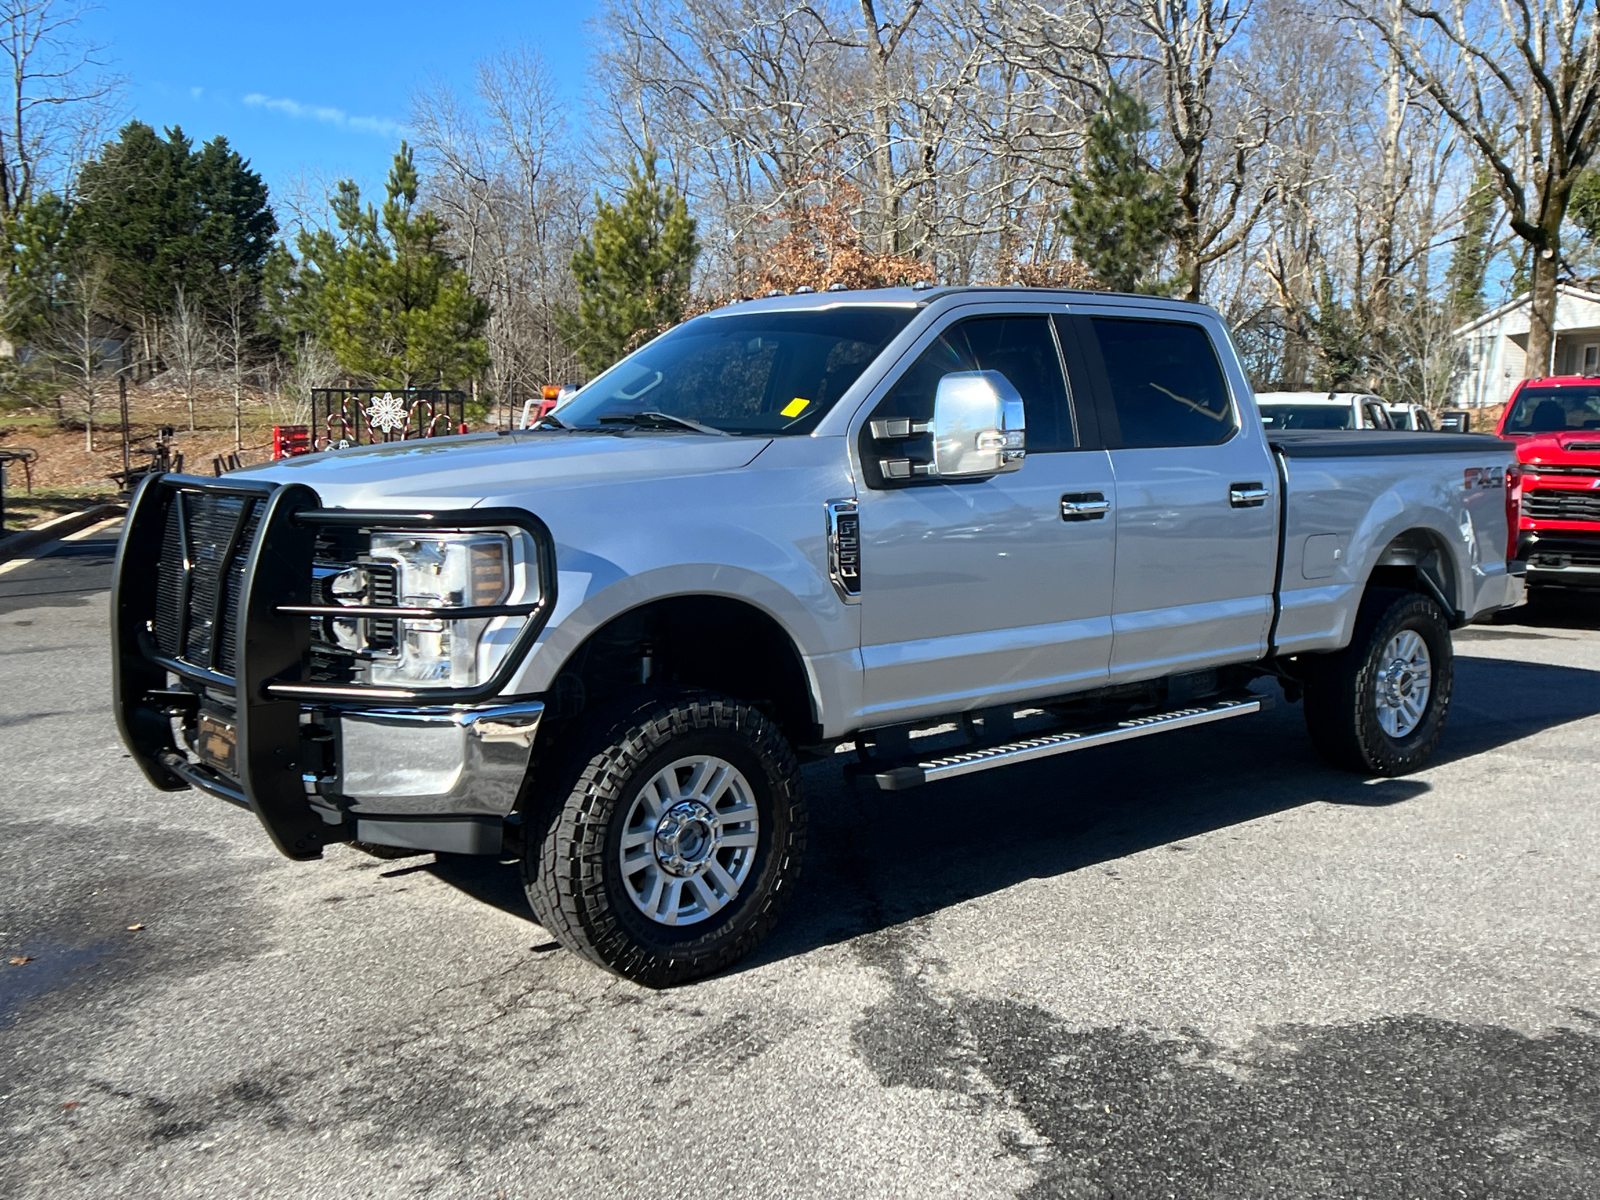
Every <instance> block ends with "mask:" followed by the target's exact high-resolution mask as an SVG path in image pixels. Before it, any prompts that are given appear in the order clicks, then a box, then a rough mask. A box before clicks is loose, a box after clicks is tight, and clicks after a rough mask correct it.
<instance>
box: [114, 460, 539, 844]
mask: <svg viewBox="0 0 1600 1200" xmlns="http://www.w3.org/2000/svg"><path fill="white" fill-rule="evenodd" d="M184 493H202V494H206V495H210V496H238V497H244V498H248V499H250V500H253V501H255V502H257V504H258V505H259V506H260V519H259V520H258V521H257V522H256V523H255V532H254V536H253V537H251V538H249V539H248V540H246V539H244V538H242V537H235V538H234V539H232V541H230V542H229V543H228V544H227V545H226V547H225V549H224V552H223V554H222V555H221V557H220V561H219V562H218V563H217V567H216V570H217V571H218V573H219V575H220V577H221V578H222V579H223V580H225V579H226V577H227V574H228V571H229V569H230V568H231V567H232V566H233V565H234V564H235V562H236V561H237V559H238V557H239V556H243V561H244V572H243V584H242V587H241V588H240V590H239V597H238V605H237V611H236V612H233V613H230V614H228V619H229V620H230V621H231V622H232V629H233V630H234V633H233V638H232V641H233V645H234V647H235V652H234V660H235V661H233V662H227V661H225V656H223V655H221V654H220V653H219V652H218V651H217V650H215V649H212V650H211V651H210V653H209V655H208V656H207V657H208V661H207V662H206V663H205V664H204V665H202V664H199V663H193V662H189V661H186V660H185V659H184V658H182V657H181V655H182V654H183V653H184V651H183V650H181V649H180V651H179V653H178V655H177V656H174V655H168V654H164V653H162V651H161V649H160V648H159V647H158V646H157V644H156V638H155V635H154V630H155V623H156V620H157V598H158V588H159V572H158V570H157V564H158V563H159V562H160V560H161V556H162V544H163V538H164V535H165V531H166V526H167V514H168V510H169V508H170V507H171V506H172V505H173V504H175V503H179V502H180V500H179V498H180V496H181V495H182V494H184ZM325 525H345V526H357V527H364V528H379V529H386V530H402V529H419V530H422V529H438V530H459V529H474V528H482V527H497V528H506V527H512V528H518V529H521V530H523V531H525V532H527V533H528V534H529V535H531V537H532V539H533V544H534V546H535V547H536V556H537V565H538V571H539V581H540V588H539V592H540V595H539V600H538V601H537V602H536V603H532V604H523V605H497V606H495V607H494V608H492V609H485V608H455V609H450V608H442V609H429V610H426V615H427V616H428V617H429V618H431V619H437V620H468V619H472V618H475V617H485V616H490V615H523V616H526V617H527V618H528V619H527V621H526V622H524V624H523V628H522V630H521V631H520V632H519V634H518V635H517V639H516V641H515V642H514V643H513V644H512V646H511V648H510V651H509V652H508V653H507V654H506V656H505V658H504V659H503V661H502V662H501V664H500V667H499V669H498V670H497V671H496V672H495V675H494V677H493V678H491V679H489V680H487V681H485V682H484V683H482V684H480V685H478V686H477V687H473V688H418V689H406V688H378V687H363V686H356V685H324V684H320V683H315V682H313V681H311V680H309V679H308V678H307V674H308V671H309V668H310V662H311V616H312V615H315V614H318V613H322V612H324V611H325V606H320V605H316V604H313V602H312V600H313V597H312V591H311V587H312V559H313V553H314V550H315V545H316V533H317V528H318V527H319V526H325ZM184 571H185V573H186V581H185V588H187V586H188V583H187V575H188V574H192V571H193V567H192V564H190V563H189V562H188V559H187V551H185V563H184ZM555 600H556V569H555V549H554V543H553V541H552V539H551V537H550V531H549V529H548V528H546V526H545V524H544V522H543V521H541V520H539V519H538V518H537V517H535V516H533V515H531V514H530V513H527V512H525V511H523V510H521V509H461V510H452V511H444V512H439V513H391V512H379V511H372V512H367V511H357V510H353V509H325V508H323V507H321V501H320V499H319V497H318V496H317V494H316V492H315V491H313V490H312V489H311V488H309V487H307V486H305V485H304V484H282V485H280V484H276V483H271V482H268V481H265V480H262V481H256V480H251V479H248V478H241V477H237V476H235V477H232V478H226V479H208V478H204V477H199V476H192V475H175V474H168V475H153V476H150V477H148V478H146V479H145V480H144V481H143V482H142V483H141V484H140V486H139V490H138V492H137V493H136V494H135V495H134V498H133V502H132V504H131V505H130V506H129V509H128V518H127V522H126V524H125V526H124V528H123V533H122V541H121V543H120V545H119V546H118V548H117V562H116V568H115V574H114V579H113V582H112V593H111V613H112V619H111V650H112V653H111V664H112V693H113V703H114V707H115V711H116V718H117V729H118V732H119V733H120V734H121V735H122V740H123V743H124V744H125V745H126V746H127V748H128V751H129V753H130V754H131V755H132V756H133V758H134V760H135V761H136V762H137V763H138V764H139V767H140V769H141V770H142V771H143V772H144V774H145V776H146V778H148V779H149V780H150V782H151V783H152V784H154V785H155V786H156V787H158V788H160V789H161V790H162V791H169V792H170V791H181V790H183V789H184V788H189V787H194V788H198V789H200V790H202V791H205V792H208V793H210V794H211V795H213V796H217V797H219V798H221V799H224V800H228V801H230V802H232V803H234V804H238V805H241V806H243V807H247V808H249V809H250V810H251V811H252V812H254V813H255V814H256V816H257V817H258V818H259V819H260V821H261V824H262V825H263V826H264V827H265V828H266V831H267V833H268V835H269V836H270V837H271V838H272V841H273V843H274V844H275V845H276V846H277V847H278V849H279V850H280V851H282V852H283V853H284V854H285V855H287V856H288V857H290V858H297V859H305V858H317V857H320V855H321V853H322V847H323V846H324V845H326V844H327V843H329V842H337V841H344V840H348V838H349V837H350V836H351V834H350V831H349V829H348V828H347V827H346V826H343V825H330V824H328V822H327V821H325V820H324V819H323V817H322V816H321V814H320V813H319V812H318V811H317V810H316V809H314V808H313V807H312V805H311V803H310V799H309V797H308V796H307V793H306V788H305V783H304V781H303V779H302V775H303V773H304V772H305V770H306V767H307V763H306V760H307V756H308V753H309V752H310V749H311V748H310V747H309V746H308V745H306V744H305V740H304V734H305V733H306V732H307V729H306V727H304V726H302V724H301V720H300V717H301V713H302V711H303V709H304V708H305V707H306V706H309V705H314V706H315V707H316V708H317V709H319V710H322V711H337V710H338V709H340V708H341V707H352V706H355V707H360V708H363V709H371V708H373V707H382V706H392V707H413V706H428V707H437V706H441V705H451V704H465V703H472V702H476V701H481V700H484V699H487V698H489V697H493V696H498V695H499V694H500V691H501V690H502V688H503V687H504V686H505V683H506V681H507V680H508V679H509V678H510V676H511V674H512V672H514V671H515V670H516V668H517V666H518V664H519V663H520V662H521V660H522V658H523V656H524V655H525V654H526V653H527V650H528V648H529V647H530V646H531V645H532V643H533V641H534V640H535V639H536V638H537V637H538V636H539V632H540V630H541V629H543V627H544V625H545V623H546V622H547V621H548V620H549V616H550V612H551V610H552V609H553V608H554V606H555ZM219 610H220V603H219ZM338 612H339V615H341V616H352V617H361V616H382V615H394V616H421V615H423V612H422V611H416V612H413V611H412V610H410V609H405V610H401V609H390V608H371V609H364V608H362V607H357V606H347V607H340V608H339V609H338ZM184 619H185V614H183V613H180V615H179V620H180V621H182V620H184ZM179 645H180V646H182V645H183V641H182V640H181V639H180V641H179ZM169 671H170V672H172V673H173V674H176V675H178V676H179V677H180V678H182V679H183V680H185V681H186V682H188V683H189V684H191V685H193V686H194V687H195V688H196V689H197V690H204V689H210V690H212V691H215V692H219V693H223V694H228V693H231V694H232V696H233V699H234V705H235V722H236V729H237V738H238V742H237V747H238V757H237V761H238V764H239V778H238V779H232V778H230V777H229V776H226V775H223V774H222V773H220V772H218V771H216V770H213V769H212V768H210V767H208V766H206V765H204V764H200V763H196V762H193V761H192V760H191V759H190V758H189V756H188V755H186V754H185V753H182V752H181V751H180V748H179V747H178V746H176V745H175V744H174V739H173V733H172V715H173V713H174V712H178V711H184V712H189V711H192V709H193V708H194V707H195V706H197V705H198V703H199V700H198V698H196V697H194V696H191V695H189V694H188V693H185V692H174V691H171V690H169V689H168V686H167V673H168V672H169Z"/></svg>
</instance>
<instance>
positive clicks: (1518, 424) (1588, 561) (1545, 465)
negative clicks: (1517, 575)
mask: <svg viewBox="0 0 1600 1200" xmlns="http://www.w3.org/2000/svg"><path fill="white" fill-rule="evenodd" d="M1498 432H1499V434H1500V436H1501V437H1503V438H1507V439H1509V440H1510V441H1512V442H1514V443H1515V444H1516V448H1517V461H1518V463H1519V464H1520V466H1521V481H1520V486H1521V496H1520V513H1521V521H1520V526H1521V527H1520V529H1519V531H1518V549H1517V556H1518V557H1519V558H1520V559H1522V560H1524V561H1525V562H1526V563H1527V585H1528V588H1529V591H1530V594H1531V595H1537V594H1538V592H1539V590H1541V589H1544V588H1585V589H1593V588H1600V379H1595V378H1593V377H1592V376H1584V375H1557V376H1551V377H1549V378H1543V379H1524V380H1523V381H1522V382H1520V383H1519V384H1517V386H1516V387H1515V388H1514V389H1513V390H1512V393H1511V399H1510V401H1509V402H1508V403H1507V404H1506V410H1505V412H1504V413H1503V414H1502V415H1501V417H1500V425H1499V429H1498Z"/></svg>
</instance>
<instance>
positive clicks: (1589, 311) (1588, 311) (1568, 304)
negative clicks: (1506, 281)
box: [1451, 283, 1600, 408]
mask: <svg viewBox="0 0 1600 1200" xmlns="http://www.w3.org/2000/svg"><path fill="white" fill-rule="evenodd" d="M1529 305H1530V297H1528V296H1526V295H1523V296H1518V297H1517V298H1516V299H1515V300H1511V301H1508V302H1507V303H1505V304H1502V305H1501V306H1500V307H1499V308H1495V309H1491V310H1490V311H1488V312H1486V313H1484V314H1483V315H1482V316H1481V317H1478V318H1476V319H1474V320H1471V321H1468V322H1467V323H1466V324H1465V325H1462V326H1461V327H1460V328H1459V329H1457V330H1455V331H1454V332H1453V333H1452V334H1451V338H1452V340H1453V341H1454V342H1455V345H1456V348H1457V352H1458V361H1459V362H1460V371H1459V373H1458V374H1457V376H1456V381H1455V385H1454V389H1453V391H1452V399H1451V407H1453V408H1484V407H1487V406H1491V405H1497V404H1504V403H1505V402H1506V400H1507V399H1509V398H1510V396H1511V389H1512V388H1513V387H1515V386H1516V384H1517V380H1519V379H1522V378H1524V377H1526V376H1530V375H1600V292H1594V291H1589V290H1587V289H1586V288H1581V287H1577V286H1575V285H1572V284H1565V283H1563V284H1558V285H1557V286H1556V344H1555V353H1554V354H1553V355H1552V356H1551V358H1552V361H1551V362H1550V363H1548V364H1546V365H1545V366H1544V367H1543V368H1542V369H1540V368H1538V367H1533V368H1531V369H1530V365H1529V363H1528V323H1529V321H1528V309H1529Z"/></svg>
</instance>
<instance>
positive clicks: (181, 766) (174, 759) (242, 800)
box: [161, 750, 250, 808]
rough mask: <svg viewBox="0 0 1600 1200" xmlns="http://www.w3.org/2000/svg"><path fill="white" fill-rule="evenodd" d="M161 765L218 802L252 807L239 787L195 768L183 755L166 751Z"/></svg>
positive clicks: (202, 768) (203, 769)
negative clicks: (224, 801)
mask: <svg viewBox="0 0 1600 1200" xmlns="http://www.w3.org/2000/svg"><path fill="white" fill-rule="evenodd" d="M161 764H162V766H164V767H166V768H167V770H169V771H171V772H172V773H173V774H174V775H176V776H177V777H178V778H179V779H181V780H183V781H184V782H185V783H187V784H188V785H189V786H190V787H192V788H195V789H196V790H197V791H202V792H206V793H207V794H209V795H212V796H215V797H216V798H217V799H218V800H226V801H227V802H228V803H229V804H237V805H238V806H239V807H240V808H249V807H250V801H249V800H248V799H247V798H246V797H245V794H244V793H243V792H242V791H240V790H239V789H238V788H237V787H235V786H233V785H232V784H231V783H227V782H225V781H224V780H223V778H222V776H220V775H218V774H217V773H216V772H214V771H209V770H207V769H206V768H205V767H197V766H195V765H194V764H193V763H191V762H190V761H189V760H188V759H186V758H184V757H183V755H181V754H177V753H174V752H173V751H171V750H167V751H164V752H163V753H162V755H161Z"/></svg>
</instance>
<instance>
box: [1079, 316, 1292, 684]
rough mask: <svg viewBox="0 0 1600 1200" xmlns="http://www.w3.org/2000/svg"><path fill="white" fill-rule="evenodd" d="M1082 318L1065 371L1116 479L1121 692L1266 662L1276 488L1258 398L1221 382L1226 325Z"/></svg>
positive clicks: (1227, 375)
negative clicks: (1253, 416)
mask: <svg viewBox="0 0 1600 1200" xmlns="http://www.w3.org/2000/svg"><path fill="white" fill-rule="evenodd" d="M1080 313H1081V315H1078V314H1080ZM1074 314H1075V315H1074V316H1073V317H1072V318H1071V319H1070V322H1069V324H1070V325H1071V327H1072V330H1073V333H1074V337H1073V338H1072V339H1071V345H1070V353H1069V357H1068V363H1069V366H1070V367H1071V368H1072V374H1073V378H1074V384H1075V387H1076V388H1077V390H1078V392H1079V393H1080V394H1081V393H1086V392H1087V393H1091V394H1093V395H1094V396H1095V398H1096V401H1097V415H1098V418H1099V425H1100V432H1101V436H1102V437H1103V438H1104V439H1105V443H1106V445H1107V446H1108V447H1110V458H1111V468H1112V472H1113V474H1114V476H1115V478H1116V496H1115V507H1116V513H1117V553H1116V569H1115V582H1114V588H1113V599H1112V627H1113V634H1112V646H1111V670H1110V679H1111V682H1113V683H1120V682H1130V681H1133V680H1139V679H1150V678H1155V677H1158V676H1162V675H1168V674H1174V673H1178V672H1185V671H1194V670H1202V669H1205V668H1207V667H1211V666H1216V665H1220V664H1223V663H1230V662H1241V661H1250V660H1253V659H1256V658H1259V657H1261V656H1262V655H1263V654H1264V653H1265V651H1266V642H1267V633H1268V628H1269V625H1270V622H1271V618H1272V589H1273V582H1274V575H1275V572H1276V568H1277V538H1278V480H1277V472H1276V469H1275V467H1274V465H1273V462H1272V459H1271V453H1270V451H1269V450H1268V448H1267V443H1266V438H1265V435H1264V434H1263V433H1262V431H1261V428H1260V422H1259V421H1258V420H1251V421H1249V422H1245V421H1243V419H1242V414H1247V413H1250V412H1251V411H1252V410H1251V408H1250V406H1249V401H1248V399H1247V396H1246V394H1247V392H1248V385H1247V384H1246V382H1245V380H1244V377H1243V375H1242V373H1241V372H1239V371H1238V369H1237V367H1236V366H1235V367H1234V368H1233V369H1232V370H1231V371H1230V370H1228V369H1225V366H1224V364H1232V363H1233V361H1234V360H1233V357H1232V351H1231V348H1230V347H1229V346H1228V345H1227V342H1226V340H1225V334H1224V333H1223V331H1222V329H1221V326H1220V325H1219V324H1216V323H1215V322H1206V321H1202V320H1199V319H1190V318H1186V317H1185V315H1183V314H1171V313H1169V312H1162V311H1159V310H1157V311H1152V310H1150V309H1132V308H1128V309H1118V308H1113V307H1110V306H1107V307H1105V308H1103V309H1102V308H1095V309H1087V310H1080V309H1078V308H1077V307H1076V306H1074ZM1234 376H1237V378H1234ZM1080 380H1081V382H1080Z"/></svg>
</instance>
